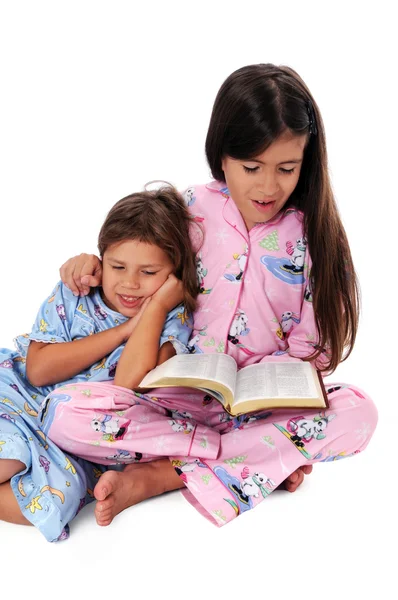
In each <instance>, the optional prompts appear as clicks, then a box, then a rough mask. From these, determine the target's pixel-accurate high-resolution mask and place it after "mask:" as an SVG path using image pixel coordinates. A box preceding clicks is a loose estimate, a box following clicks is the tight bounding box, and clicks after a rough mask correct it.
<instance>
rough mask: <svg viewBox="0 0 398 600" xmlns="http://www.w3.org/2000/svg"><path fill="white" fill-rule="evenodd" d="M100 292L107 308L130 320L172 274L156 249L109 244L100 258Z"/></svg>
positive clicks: (141, 244) (134, 242) (136, 244)
mask: <svg viewBox="0 0 398 600" xmlns="http://www.w3.org/2000/svg"><path fill="white" fill-rule="evenodd" d="M102 268H103V271H102V290H103V296H104V300H105V302H106V304H107V305H108V306H109V308H112V309H113V310H115V311H117V312H119V313H121V314H122V315H124V316H125V317H130V318H131V317H134V316H135V315H136V314H137V313H138V312H139V310H140V308H141V306H142V304H143V302H144V301H145V299H146V298H148V297H149V296H152V295H153V294H154V293H155V292H156V291H157V290H158V289H159V288H160V287H161V286H162V285H163V283H164V282H165V281H166V279H167V277H168V276H169V275H170V273H172V272H173V271H174V266H173V265H172V263H171V261H170V259H169V257H168V256H167V254H166V253H165V252H164V251H163V250H162V249H161V248H159V247H158V246H155V245H153V244H146V243H144V242H139V241H137V240H126V241H123V242H118V243H117V244H112V245H111V246H109V247H108V248H107V249H106V251H105V252H104V256H103V258H102Z"/></svg>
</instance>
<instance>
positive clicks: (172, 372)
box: [140, 354, 236, 393]
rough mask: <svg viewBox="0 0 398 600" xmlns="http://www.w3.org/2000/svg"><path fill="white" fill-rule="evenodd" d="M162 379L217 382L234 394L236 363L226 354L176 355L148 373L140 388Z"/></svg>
mask: <svg viewBox="0 0 398 600" xmlns="http://www.w3.org/2000/svg"><path fill="white" fill-rule="evenodd" d="M164 378H173V379H174V378H179V379H185V378H186V379H191V380H192V379H198V380H208V381H217V382H220V383H222V384H224V385H225V386H226V387H228V388H229V389H230V390H231V391H232V393H234V391H235V381H236V362H235V360H234V359H233V358H232V357H231V356H228V355H226V354H177V355H176V356H173V357H172V358H170V359H169V360H167V361H166V362H164V363H163V364H162V365H159V366H158V367H155V369H153V370H152V371H150V372H149V373H148V374H147V375H146V377H144V379H143V380H142V381H141V383H140V387H150V386H152V385H153V384H154V383H156V381H158V380H160V379H164Z"/></svg>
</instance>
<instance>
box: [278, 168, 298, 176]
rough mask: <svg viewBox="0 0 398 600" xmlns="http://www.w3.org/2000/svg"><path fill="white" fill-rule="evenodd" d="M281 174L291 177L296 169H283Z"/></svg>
mask: <svg viewBox="0 0 398 600" xmlns="http://www.w3.org/2000/svg"><path fill="white" fill-rule="evenodd" d="M279 170H280V172H281V173H283V174H284V175H291V174H292V173H294V170H295V169H294V167H293V168H292V169H284V168H283V167H281V168H280V169H279Z"/></svg>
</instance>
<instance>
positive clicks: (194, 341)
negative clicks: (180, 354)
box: [187, 325, 207, 354]
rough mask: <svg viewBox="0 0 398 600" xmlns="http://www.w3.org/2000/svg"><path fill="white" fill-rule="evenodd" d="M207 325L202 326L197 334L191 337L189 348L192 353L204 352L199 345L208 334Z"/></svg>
mask: <svg viewBox="0 0 398 600" xmlns="http://www.w3.org/2000/svg"><path fill="white" fill-rule="evenodd" d="M206 329H207V325H204V326H203V327H201V328H200V329H199V331H198V333H197V334H195V335H194V336H192V337H191V339H190V340H189V341H188V343H187V349H188V352H189V353H190V354H203V350H201V348H200V347H199V345H198V344H199V342H200V339H201V337H203V336H206V335H207V333H206Z"/></svg>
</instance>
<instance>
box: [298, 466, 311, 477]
mask: <svg viewBox="0 0 398 600" xmlns="http://www.w3.org/2000/svg"><path fill="white" fill-rule="evenodd" d="M301 470H302V471H303V473H304V474H305V475H309V474H310V473H312V465H305V466H304V467H301Z"/></svg>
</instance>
